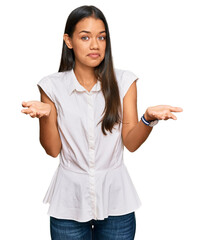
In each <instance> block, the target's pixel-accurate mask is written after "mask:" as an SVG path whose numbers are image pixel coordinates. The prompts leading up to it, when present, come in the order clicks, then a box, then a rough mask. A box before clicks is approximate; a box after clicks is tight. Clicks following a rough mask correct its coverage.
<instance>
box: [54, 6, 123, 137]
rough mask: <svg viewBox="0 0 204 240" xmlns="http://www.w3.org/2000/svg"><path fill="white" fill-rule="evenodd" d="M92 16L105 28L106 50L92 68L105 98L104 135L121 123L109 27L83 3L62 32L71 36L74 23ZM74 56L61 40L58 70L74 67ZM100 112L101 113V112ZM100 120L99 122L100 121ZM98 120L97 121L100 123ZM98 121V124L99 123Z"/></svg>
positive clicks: (93, 7)
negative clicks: (100, 21) (99, 61)
mask: <svg viewBox="0 0 204 240" xmlns="http://www.w3.org/2000/svg"><path fill="white" fill-rule="evenodd" d="M87 17H94V18H96V19H101V20H102V21H103V23H104V25H105V30H106V50H105V57H104V59H103V61H102V62H101V63H100V64H99V65H98V66H97V67H95V68H94V72H95V76H96V78H99V80H100V81H101V89H102V92H103V95H104V98H105V108H104V111H103V113H104V112H105V114H104V116H103V118H102V119H101V121H102V125H101V130H102V132H103V134H104V135H107V134H106V132H105V129H106V130H108V131H110V132H111V133H112V128H113V127H114V125H115V124H118V123H119V124H121V114H122V111H121V102H120V94H119V89H118V84H117V80H116V77H115V73H114V69H113V60H112V53H111V41H110V34H109V28H108V24H107V21H106V18H105V16H104V14H103V13H102V12H101V10H99V9H98V8H96V7H95V6H92V5H90V6H88V5H84V6H81V7H78V8H76V9H74V10H73V11H72V12H71V13H70V15H69V16H68V19H67V22H66V26H65V30H64V33H66V34H68V35H69V36H70V37H72V36H73V33H74V30H75V26H76V24H77V23H78V22H79V21H80V20H81V19H83V18H87ZM74 65H75V56H74V52H73V49H69V48H68V47H67V45H66V44H65V41H63V47H62V56H61V62H60V67H59V71H58V72H64V71H69V70H71V69H73V68H74ZM103 113H102V114H103ZM101 121H100V122H101ZM100 122H99V123H100ZM99 123H98V124H99Z"/></svg>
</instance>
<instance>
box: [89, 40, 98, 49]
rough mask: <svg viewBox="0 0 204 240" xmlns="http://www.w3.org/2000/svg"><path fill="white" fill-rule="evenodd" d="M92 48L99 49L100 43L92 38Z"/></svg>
mask: <svg viewBox="0 0 204 240" xmlns="http://www.w3.org/2000/svg"><path fill="white" fill-rule="evenodd" d="M90 48H91V49H98V41H97V39H96V38H92V40H91V43H90Z"/></svg>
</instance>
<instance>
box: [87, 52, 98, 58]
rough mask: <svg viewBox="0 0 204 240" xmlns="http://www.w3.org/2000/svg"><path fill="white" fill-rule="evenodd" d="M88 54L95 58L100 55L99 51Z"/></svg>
mask: <svg viewBox="0 0 204 240" xmlns="http://www.w3.org/2000/svg"><path fill="white" fill-rule="evenodd" d="M88 56H89V57H93V58H97V57H99V56H100V54H99V53H89V54H88Z"/></svg>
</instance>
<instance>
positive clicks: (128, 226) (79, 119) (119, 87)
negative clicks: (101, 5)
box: [22, 6, 182, 240]
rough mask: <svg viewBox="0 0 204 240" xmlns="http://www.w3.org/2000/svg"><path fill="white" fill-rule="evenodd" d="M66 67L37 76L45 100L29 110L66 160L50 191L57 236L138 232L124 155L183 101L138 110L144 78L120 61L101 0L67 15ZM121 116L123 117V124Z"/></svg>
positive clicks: (48, 146) (43, 138) (45, 142)
mask: <svg viewBox="0 0 204 240" xmlns="http://www.w3.org/2000/svg"><path fill="white" fill-rule="evenodd" d="M63 38H64V39H63V49H62V57H61V64H60V68H59V71H58V72H56V73H54V74H50V75H48V76H46V77H44V78H42V79H41V80H40V81H39V82H38V84H37V85H38V87H39V90H40V94H41V101H28V102H23V103H22V106H23V107H27V108H26V109H23V110H22V112H23V113H25V114H29V115H30V116H31V117H32V118H35V117H37V118H39V121H40V143H41V145H42V146H43V148H44V149H45V151H46V153H47V154H48V155H50V156H52V157H57V156H58V154H60V163H59V166H58V168H57V170H56V172H55V174H54V176H53V179H52V182H51V184H50V187H49V188H48V191H47V193H46V195H45V198H44V203H50V207H49V211H48V213H49V215H50V231H51V238H52V239H54V240H58V239H97V240H100V239H126V240H130V239H134V236H135V232H136V217H135V212H134V211H135V210H136V209H137V208H139V207H140V205H141V202H140V199H139V197H138V195H137V192H136V190H135V188H134V185H133V183H132V181H131V179H130V176H129V174H128V171H127V169H126V166H125V165H124V162H123V149H124V146H125V147H126V148H127V149H128V150H129V151H131V152H134V151H136V150H137V149H138V148H139V147H140V146H141V144H142V143H143V142H144V141H145V140H146V139H147V137H148V136H149V134H150V132H151V131H152V127H153V126H154V125H156V124H157V123H158V121H159V120H167V119H170V118H171V119H174V120H176V116H175V115H174V114H173V113H172V112H181V111H182V109H181V108H178V107H172V106H168V105H160V106H155V107H148V108H147V110H146V112H145V114H144V115H143V116H142V118H141V120H140V121H138V115H137V88H136V81H137V80H138V78H137V77H136V75H135V74H134V73H132V72H130V71H126V70H120V69H116V68H114V67H113V62H112V54H111V42H110V35H109V29H108V24H107V22H106V19H105V17H104V15H103V13H102V12H101V11H100V10H99V9H98V8H96V7H94V6H81V7H78V8H76V9H75V10H73V11H72V12H71V14H70V15H69V17H68V19H67V23H66V27H65V31H64V36H63ZM121 123H122V124H121Z"/></svg>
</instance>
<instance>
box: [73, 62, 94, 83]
mask: <svg viewBox="0 0 204 240" xmlns="http://www.w3.org/2000/svg"><path fill="white" fill-rule="evenodd" d="M73 70H74V73H75V76H76V78H77V80H78V81H79V83H80V84H82V85H83V86H90V85H92V84H93V83H96V82H97V80H96V77H95V74H94V68H93V67H87V66H83V67H81V66H80V67H78V66H77V65H76V66H75V67H74V69H73Z"/></svg>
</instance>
